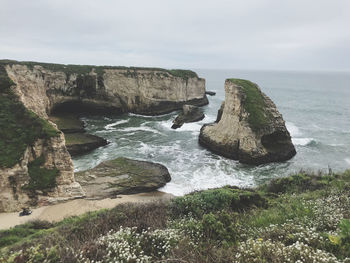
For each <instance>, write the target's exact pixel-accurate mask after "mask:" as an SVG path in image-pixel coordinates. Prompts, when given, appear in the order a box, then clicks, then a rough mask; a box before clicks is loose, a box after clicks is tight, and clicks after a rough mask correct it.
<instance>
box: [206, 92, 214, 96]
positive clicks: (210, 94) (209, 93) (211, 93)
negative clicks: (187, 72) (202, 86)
mask: <svg viewBox="0 0 350 263" xmlns="http://www.w3.org/2000/svg"><path fill="white" fill-rule="evenodd" d="M205 94H207V95H209V96H215V95H216V92H214V91H206V92H205Z"/></svg>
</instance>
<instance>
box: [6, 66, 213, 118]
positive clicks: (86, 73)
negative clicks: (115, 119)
mask: <svg viewBox="0 0 350 263" xmlns="http://www.w3.org/2000/svg"><path fill="white" fill-rule="evenodd" d="M0 64H3V65H4V66H5V68H6V71H7V74H8V76H9V77H10V78H11V79H12V81H13V82H14V83H16V84H17V85H16V93H17V94H18V95H19V96H20V99H21V101H22V102H23V103H24V105H25V106H26V107H27V108H28V109H30V110H32V111H34V112H35V113H37V114H38V115H39V116H41V117H46V116H47V114H50V113H51V112H52V111H55V110H56V111H61V110H63V111H64V110H66V111H91V112H93V113H95V114H96V113H98V112H103V113H122V112H132V113H138V114H147V115H159V114H164V113H168V112H171V111H173V110H177V109H181V108H182V106H183V105H184V104H192V105H205V104H207V103H208V99H207V97H206V95H205V80H204V79H201V78H198V76H197V74H196V73H195V72H193V71H186V70H164V69H152V68H127V67H97V66H77V65H58V64H45V63H36V62H30V63H25V62H17V61H8V62H6V61H0Z"/></svg>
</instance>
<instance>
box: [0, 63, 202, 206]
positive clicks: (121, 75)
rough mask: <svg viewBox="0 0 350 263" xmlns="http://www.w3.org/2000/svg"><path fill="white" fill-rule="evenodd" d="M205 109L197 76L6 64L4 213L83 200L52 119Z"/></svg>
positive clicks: (0, 184) (1, 156) (0, 201)
mask: <svg viewBox="0 0 350 263" xmlns="http://www.w3.org/2000/svg"><path fill="white" fill-rule="evenodd" d="M207 103H208V100H207V97H206V95H205V80H204V79H201V78H198V76H197V74H196V73H194V72H192V71H185V70H164V69H152V68H127V67H96V66H78V65H58V64H47V63H36V62H18V61H11V60H0V212H1V211H16V210H18V209H20V208H21V207H22V206H27V205H36V204H44V203H48V202H57V201H60V200H66V199H69V198H78V197H82V196H84V191H83V190H82V188H81V186H80V185H79V183H77V182H76V181H75V179H74V173H73V164H72V160H71V157H70V155H69V153H68V151H67V148H66V145H65V138H64V136H63V134H62V132H61V131H59V130H58V129H57V127H56V125H55V124H54V123H53V122H51V121H49V119H48V116H49V115H50V114H51V113H53V112H55V113H59V112H64V111H67V112H71V111H73V112H87V111H90V112H94V113H113V114H114V113H123V112H134V113H139V114H149V115H156V114H162V113H167V112H171V111H173V110H176V109H180V108H181V107H182V106H183V105H184V104H193V105H204V104H207Z"/></svg>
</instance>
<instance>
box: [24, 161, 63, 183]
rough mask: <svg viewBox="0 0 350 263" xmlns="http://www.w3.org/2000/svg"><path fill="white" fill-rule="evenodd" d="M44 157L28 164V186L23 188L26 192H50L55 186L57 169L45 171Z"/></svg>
mask: <svg viewBox="0 0 350 263" xmlns="http://www.w3.org/2000/svg"><path fill="white" fill-rule="evenodd" d="M44 163H45V159H44V156H40V157H39V158H37V159H35V160H34V161H32V162H30V163H28V175H29V184H28V185H26V186H24V187H23V188H25V189H28V190H50V189H52V188H54V187H55V186H56V177H57V176H58V175H59V170H58V169H57V168H55V167H54V168H52V169H47V168H44V167H42V165H44Z"/></svg>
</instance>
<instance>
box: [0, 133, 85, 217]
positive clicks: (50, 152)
mask: <svg viewBox="0 0 350 263" xmlns="http://www.w3.org/2000/svg"><path fill="white" fill-rule="evenodd" d="M64 142H65V141H64V136H63V134H62V133H60V134H59V136H57V137H52V138H50V139H47V140H44V139H38V140H37V141H35V143H34V144H33V145H32V146H28V147H27V149H26V150H25V152H24V154H23V157H22V159H21V161H20V162H19V163H18V164H16V165H15V166H13V167H10V168H0V212H4V211H6V212H10V211H18V210H20V209H21V208H22V207H23V206H34V205H38V204H39V205H40V204H49V203H56V202H59V201H64V200H68V199H72V198H80V197H83V196H84V191H83V190H82V188H81V186H80V185H79V183H77V182H76V181H75V179H74V173H73V163H72V160H71V158H70V155H69V153H68V152H67V149H66V147H65V143H64ZM40 158H42V160H43V163H42V164H40V165H39V166H38V167H37V169H35V170H34V169H33V172H32V174H31V172H30V169H31V164H32V163H34V162H35V161H36V160H38V159H40ZM46 172H48V173H47V174H48V175H51V174H52V173H55V172H56V174H55V178H54V182H53V187H50V186H48V187H47V186H46V185H45V182H44V183H43V185H38V182H37V181H35V180H38V179H42V178H41V177H40V176H41V175H43V176H46ZM43 179H45V178H43Z"/></svg>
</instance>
